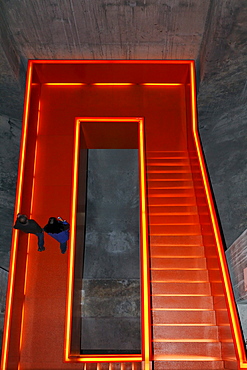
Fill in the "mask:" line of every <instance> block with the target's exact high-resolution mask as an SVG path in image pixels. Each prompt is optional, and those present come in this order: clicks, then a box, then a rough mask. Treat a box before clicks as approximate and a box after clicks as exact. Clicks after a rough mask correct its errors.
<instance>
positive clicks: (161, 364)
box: [153, 360, 224, 370]
mask: <svg viewBox="0 0 247 370" xmlns="http://www.w3.org/2000/svg"><path fill="white" fill-rule="evenodd" d="M221 369H224V363H223V361H221V360H219V361H198V360H194V361H154V368H153V370H221Z"/></svg>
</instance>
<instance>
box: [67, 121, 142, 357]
mask: <svg viewBox="0 0 247 370" xmlns="http://www.w3.org/2000/svg"><path fill="white" fill-rule="evenodd" d="M75 125H76V127H75V133H76V134H75V145H74V148H75V152H74V163H75V167H74V174H75V176H74V193H73V197H74V198H73V203H74V206H75V208H76V213H75V216H76V220H75V230H74V235H75V242H74V243H73V244H74V250H73V251H72V250H71V260H70V268H69V270H70V271H71V274H72V271H73V270H74V278H73V277H72V276H71V284H70V285H69V296H71V301H73V304H72V308H71V304H70V302H68V311H67V312H68V317H67V323H68V333H71V337H68V338H66V342H67V344H68V346H69V348H68V349H67V350H68V357H69V358H73V357H76V358H77V359H78V357H80V358H81V359H84V358H87V359H88V358H90V356H92V359H94V358H95V356H96V355H101V357H103V356H104V359H105V360H106V359H108V360H109V356H111V355H115V357H116V356H117V355H118V357H119V355H125V356H128V357H129V358H131V356H132V357H133V358H132V360H138V359H139V360H140V359H141V357H140V355H141V350H142V348H141V322H142V327H143V326H144V318H145V315H147V312H146V314H145V311H147V308H148V295H147V294H146V292H144V290H143V288H144V286H145V283H143V280H144V279H145V280H146V279H147V275H146V274H147V269H145V268H144V269H142V276H141V278H140V274H141V271H140V265H142V259H143V258H145V256H146V254H147V242H146V241H147V237H148V236H147V231H146V226H145V225H146V212H145V208H146V204H145V185H144V184H145V172H144V136H143V129H144V126H143V125H144V122H143V119H141V118H129V117H128V118H96V117H92V118H77V120H76V124H75ZM76 166H77V167H76ZM140 209H141V210H142V212H140ZM139 225H140V226H139ZM139 229H140V231H139ZM144 255H145V256H144ZM140 258H141V260H140ZM140 282H141V284H140ZM140 285H141V288H140ZM140 289H142V292H140ZM141 296H142V304H140V297H141ZM140 306H142V307H140ZM140 311H141V315H140ZM140 316H141V317H140ZM70 326H71V327H70ZM142 340H143V342H145V341H147V342H149V338H145V336H144V335H143V333H142ZM138 354H139V356H136V355H138ZM115 357H114V358H113V359H115Z"/></svg>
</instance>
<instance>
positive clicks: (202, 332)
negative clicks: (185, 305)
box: [153, 324, 218, 342]
mask: <svg viewBox="0 0 247 370" xmlns="http://www.w3.org/2000/svg"><path fill="white" fill-rule="evenodd" d="M153 337H154V338H155V340H156V339H158V340H160V339H166V340H169V341H171V342H172V341H173V340H180V339H194V340H195V339H213V340H218V326H216V325H204V326H203V325H202V324H201V325H200V326H195V325H194V326H183V325H178V326H176V325H173V326H167V325H166V326H162V325H154V326H153Z"/></svg>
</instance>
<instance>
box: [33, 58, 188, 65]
mask: <svg viewBox="0 0 247 370" xmlns="http://www.w3.org/2000/svg"><path fill="white" fill-rule="evenodd" d="M33 63H35V64H68V63H69V64H87V63H90V64H109V60H91V59H84V60H71V59H63V60H47V59H38V60H37V59H35V60H34V61H33ZM110 63H111V64H171V65H173V64H185V65H186V64H190V63H191V61H190V60H126V59H118V60H111V61H110Z"/></svg>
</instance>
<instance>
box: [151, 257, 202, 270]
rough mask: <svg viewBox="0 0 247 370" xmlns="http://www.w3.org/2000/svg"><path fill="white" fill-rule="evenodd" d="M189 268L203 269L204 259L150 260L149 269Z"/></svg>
mask: <svg viewBox="0 0 247 370" xmlns="http://www.w3.org/2000/svg"><path fill="white" fill-rule="evenodd" d="M181 267H182V268H191V269H198V268H199V269H205V268H207V265H206V258H197V257H195V258H184V257H183V258H152V259H151V268H159V269H161V268H164V269H167V268H170V269H178V268H181Z"/></svg>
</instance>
